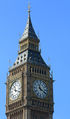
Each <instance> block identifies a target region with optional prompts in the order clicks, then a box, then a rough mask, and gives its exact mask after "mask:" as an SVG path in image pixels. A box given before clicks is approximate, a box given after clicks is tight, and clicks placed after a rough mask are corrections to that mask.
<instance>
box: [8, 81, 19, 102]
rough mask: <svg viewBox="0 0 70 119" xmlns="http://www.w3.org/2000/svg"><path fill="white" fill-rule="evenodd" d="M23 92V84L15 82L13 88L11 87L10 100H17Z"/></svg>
mask: <svg viewBox="0 0 70 119" xmlns="http://www.w3.org/2000/svg"><path fill="white" fill-rule="evenodd" d="M20 92H21V82H20V81H19V80H18V81H15V82H14V83H12V85H11V87H10V91H9V98H10V100H12V101H13V100H16V99H17V98H18V97H19V95H20Z"/></svg>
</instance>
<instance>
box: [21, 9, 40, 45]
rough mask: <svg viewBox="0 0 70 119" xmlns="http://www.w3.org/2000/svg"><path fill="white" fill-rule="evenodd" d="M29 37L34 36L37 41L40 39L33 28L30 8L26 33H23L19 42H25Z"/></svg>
mask: <svg viewBox="0 0 70 119" xmlns="http://www.w3.org/2000/svg"><path fill="white" fill-rule="evenodd" d="M27 38H32V39H34V40H36V41H37V40H38V41H39V38H38V37H37V35H36V33H35V30H34V28H33V25H32V22H31V17H30V8H29V9H28V20H27V24H26V27H25V30H24V33H23V35H22V37H21V38H20V40H19V43H20V42H23V41H24V40H25V39H27Z"/></svg>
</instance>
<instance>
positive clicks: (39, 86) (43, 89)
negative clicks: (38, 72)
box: [33, 80, 48, 99]
mask: <svg viewBox="0 0 70 119" xmlns="http://www.w3.org/2000/svg"><path fill="white" fill-rule="evenodd" d="M33 91H34V93H35V94H36V96H37V97H38V98H41V99H44V98H45V97H46V96H47V93H48V88H47V85H46V83H45V82H43V81H42V80H35V81H34V83H33Z"/></svg>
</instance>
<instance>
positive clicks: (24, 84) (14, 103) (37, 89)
mask: <svg viewBox="0 0 70 119" xmlns="http://www.w3.org/2000/svg"><path fill="white" fill-rule="evenodd" d="M39 42H40V40H39V38H38V37H37V35H36V33H35V31H34V28H33V26H32V22H31V17H30V9H29V10H28V20H27V24H26V27H25V30H24V33H23V35H22V37H21V38H20V40H19V45H20V50H19V51H18V56H17V59H16V61H15V63H14V64H13V66H12V67H11V68H10V69H9V75H8V77H7V82H6V116H7V119H53V112H54V108H53V106H54V102H53V76H52V75H51V74H50V67H49V66H48V65H47V64H46V63H45V62H44V60H43V58H42V56H41V52H40V50H39Z"/></svg>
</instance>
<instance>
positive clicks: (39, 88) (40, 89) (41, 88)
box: [39, 85, 46, 94]
mask: <svg viewBox="0 0 70 119" xmlns="http://www.w3.org/2000/svg"><path fill="white" fill-rule="evenodd" d="M39 89H40V90H41V91H43V92H44V93H45V94H46V92H45V91H44V90H43V89H42V88H41V87H40V85H39Z"/></svg>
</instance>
